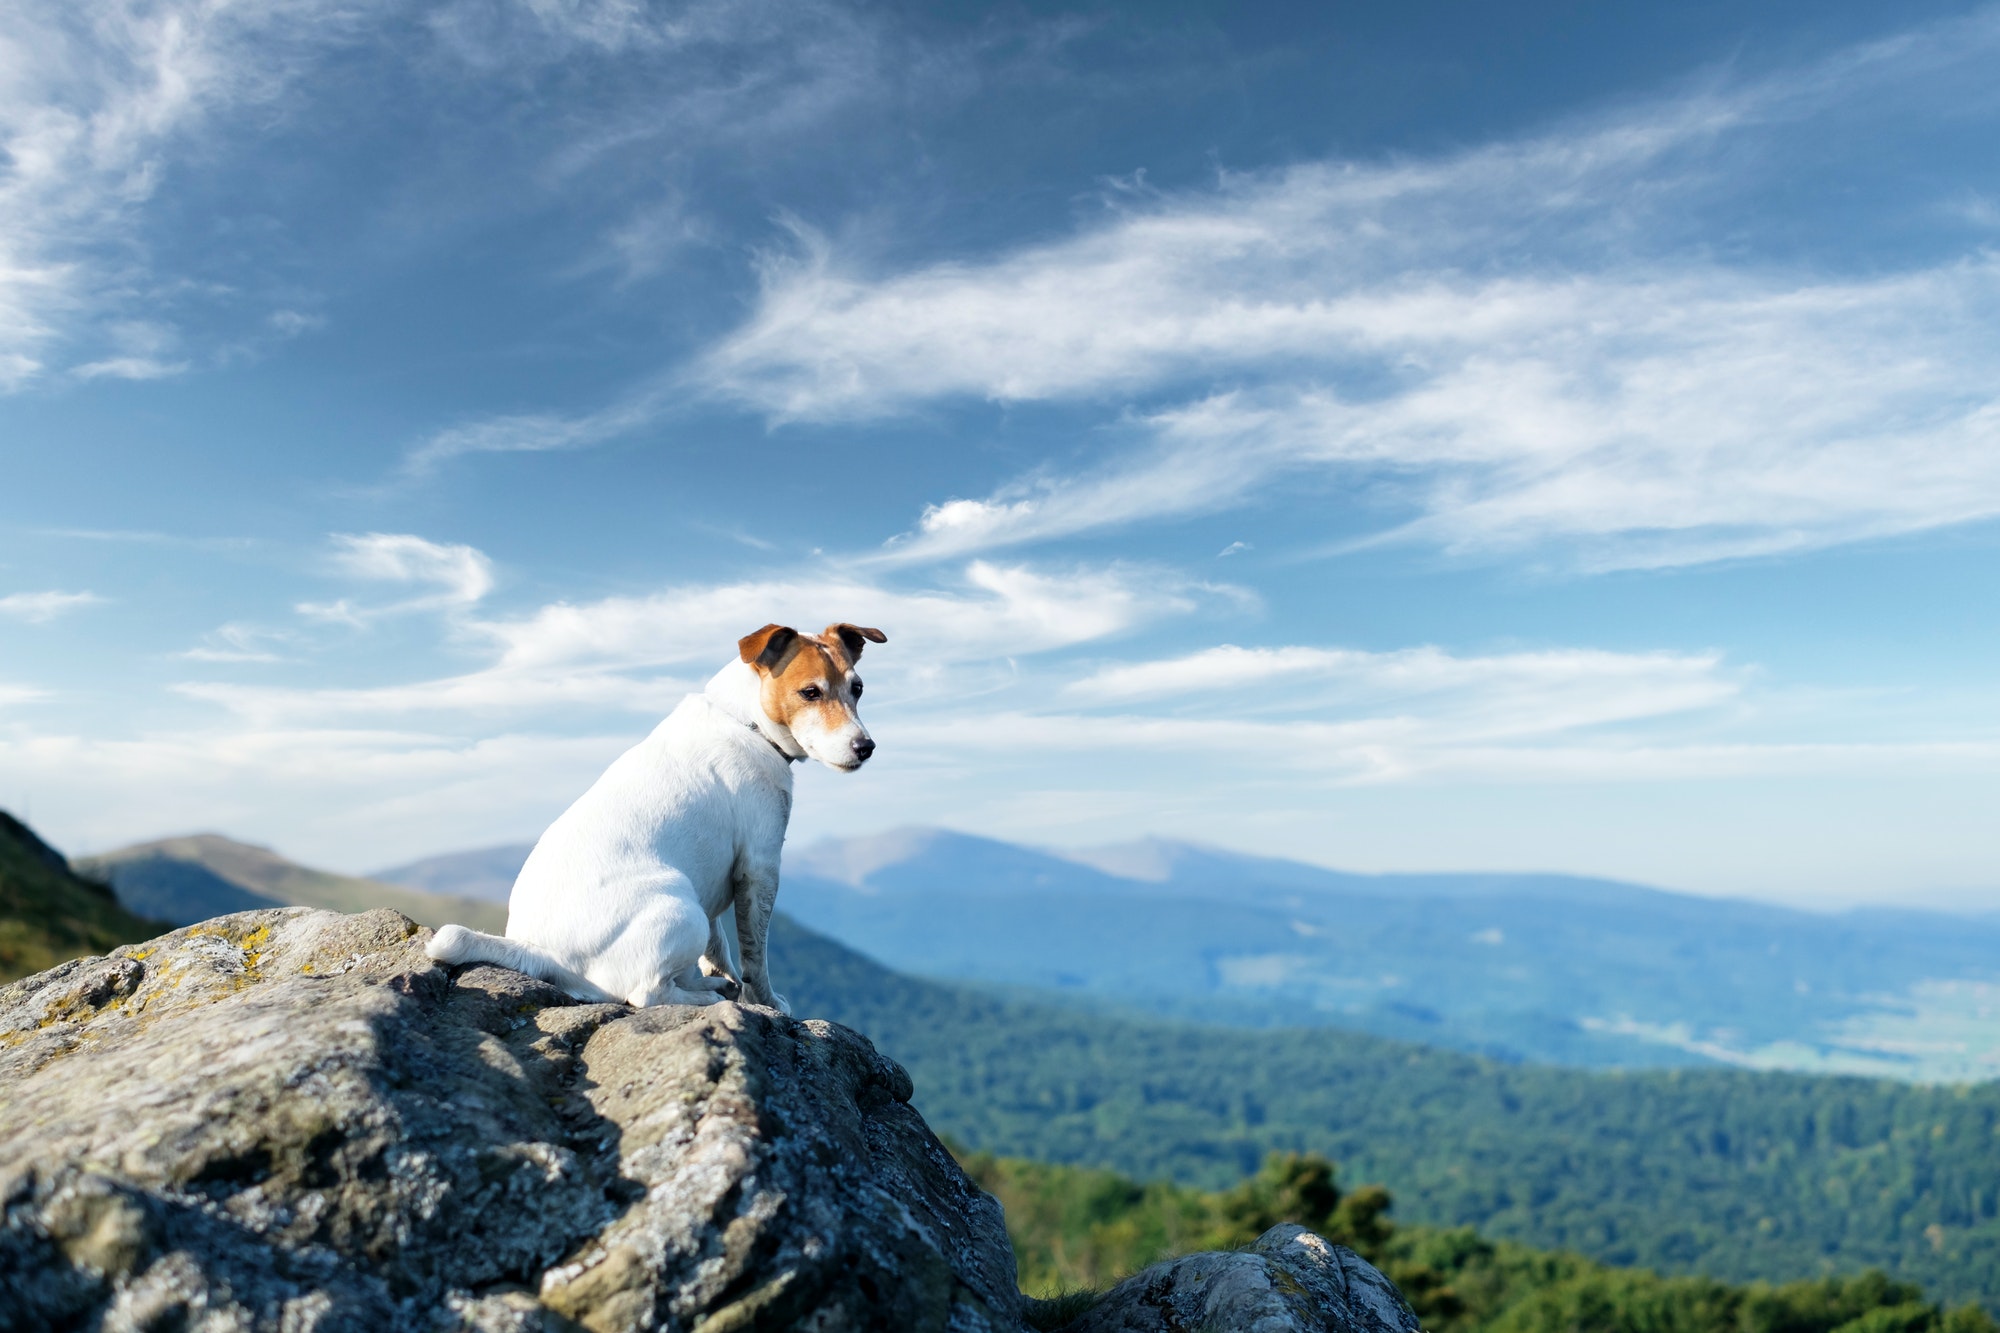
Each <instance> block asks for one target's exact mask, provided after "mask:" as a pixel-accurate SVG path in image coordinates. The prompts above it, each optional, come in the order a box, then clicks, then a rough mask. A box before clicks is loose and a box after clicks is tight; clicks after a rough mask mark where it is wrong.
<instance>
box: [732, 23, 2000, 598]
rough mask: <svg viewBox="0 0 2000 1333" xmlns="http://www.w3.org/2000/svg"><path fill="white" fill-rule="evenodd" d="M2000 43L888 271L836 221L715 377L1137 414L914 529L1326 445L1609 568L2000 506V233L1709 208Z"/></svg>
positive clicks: (1135, 504) (1322, 170) (1007, 532)
mask: <svg viewBox="0 0 2000 1333" xmlns="http://www.w3.org/2000/svg"><path fill="white" fill-rule="evenodd" d="M1996 48H2000V21H1996V19H1995V15H1994V13H1993V12H1992V11H1988V12H1986V13H1982V14H1981V15H1979V16H1977V17H1976V18H1974V19H1971V20H1965V21H1961V22H1958V23H1956V24H1953V25H1949V26H1947V27H1942V28H1938V29H1932V30H1928V31H1926V32H1924V33H1919V34H1913V35H1910V36H1907V37H1905V38H1901V39H1898V40H1896V41H1892V42H1886V43H1878V44H1875V45H1873V46H1869V47H1865V48H1859V49H1857V50H1855V51H1850V52H1846V53H1843V54H1842V55H1840V56H1839V57H1836V58H1834V59H1831V60H1829V61H1827V62H1825V63H1824V64H1822V65H1820V66H1816V67H1813V68H1811V69H1807V70H1802V71H1797V72H1794V73H1793V74H1790V75H1787V76H1784V77H1779V78H1773V79H1769V80H1766V81H1764V82H1761V83H1757V84H1754V85H1750V86H1745V87H1741V88H1738V89H1734V90H1727V89H1723V90H1718V89H1715V88H1709V89H1705V90H1702V91H1699V92H1696V93H1693V94H1689V95H1687V96H1684V97H1682V98H1680V99H1679V100H1676V101H1672V102H1669V103H1665V104H1661V105H1656V106H1654V107H1651V108H1648V109H1645V110H1643V111H1641V112H1637V113H1630V114H1625V115H1622V116H1621V117H1619V118H1616V119H1614V120H1611V121H1608V122H1602V123H1599V124H1598V125H1596V126H1594V127H1586V128H1583V129H1577V130H1570V131H1564V132H1560V133H1555V134H1551V135H1548V136H1545V137H1542V138H1537V139H1533V140H1529V141H1525V142H1520V143H1507V144H1498V145H1493V146H1489V147H1486V148H1482V149H1478V150H1475V151H1471V152H1467V153H1462V154H1459V155H1457V156H1453V157H1448V158H1441V159H1437V160H1432V161H1421V160H1413V161H1404V162H1392V163H1387V164H1380V163H1322V164H1312V165H1305V166H1300V167H1296V168H1293V169H1290V170H1286V171H1281V172H1276V173H1271V174H1265V175H1248V176H1228V177H1225V178H1223V179H1222V180H1220V181H1219V182H1218V183H1217V184H1216V186H1215V187H1213V188H1212V189H1209V190H1206V191H1191V192H1185V193H1181V194H1178V195H1170V196H1166V197H1164V198H1160V199H1158V200H1156V201H1153V202H1150V203H1148V202H1138V203H1133V202H1129V201H1125V202H1121V203H1120V204H1119V211H1118V212H1117V213H1115V214H1114V215H1113V216H1112V218H1111V219H1110V220H1109V221H1106V222H1103V223H1101V224H1097V225H1093V226H1090V227H1087V228H1086V229H1084V230H1083V231H1081V232H1080V233H1079V234H1077V235H1076V236H1074V237H1072V238H1071V239H1068V240H1064V241H1060V242H1056V243H1053V244H1043V245H1037V246H1034V247H1031V248H1027V249H1022V250H1018V251H1016V252H1013V253H1010V254H1005V255H1002V256H1000V257H998V258H995V259H990V260H984V261H980V262H952V263H943V264H933V265H929V266H926V267H923V268H920V269H916V270H913V271H909V272H903V273H891V274H889V275H886V276H871V275H867V274H863V273H859V272H857V271H854V270H852V269H851V268H848V267H846V266H844V265H843V264H842V262H841V261H840V260H839V258H838V257H837V256H836V254H835V252H834V250H833V248H832V247H831V246H830V245H828V244H826V243H824V242H815V243H813V244H810V245H808V246H806V247H805V248H804V250H803V252H802V254H801V256H800V257H798V258H797V259H796V260H794V261H791V262H789V263H775V264H773V265H772V266H771V267H770V268H769V269H768V270H767V271H766V273H765V277H764V287H763V294H762V299H761V301H760V304H759V307H758V309H757V311H756V313H755V315H754V316H753V317H752V319H751V320H750V321H749V322H748V323H747V324H745V325H744V327H743V328H741V329H740V330H739V331H738V332H737V333H735V334H734V335H732V336H731V337H729V338H728V339H726V340H725V341H723V342H722V343H721V344H719V345H718V346H717V347H716V348H714V349H713V350H712V351H711V352H710V353H709V354H708V355H707V356H706V358H705V359H704V360H703V361H702V362H701V364H700V366H699V367H698V369H697V372H696V373H697V375H698V377H699V379H700V381H701V383H702V384H703V385H704V387H705V388H706V390H707V391H708V392H710V393H712V394H715V395H719V396H722V397H725V398H728V399H731V400H734V401H736V402H738V403H741V404H743V405H745V406H747V407H750V408H752V409H755V410H757V411H760V412H763V413H765V414H767V415H769V416H770V417H771V418H772V419H773V420H775V421H780V422H785V421H794V422H798V421H826V420H839V419H847V418H865V417H872V416H880V415H884V414H893V413H898V412H902V411H906V410H909V409H911V408H914V407H917V406H921V405H925V404H930V403H936V402H941V401H950V400H953V399H988V400H993V401H998V402H1027V401H1036V402H1062V403H1070V404H1077V405H1081V406H1084V407H1088V405H1090V404H1098V405H1101V408H1102V409H1104V410H1107V411H1109V412H1110V413H1111V414H1112V415H1111V416H1110V417H1107V418H1105V420H1106V421H1107V423H1117V422H1120V421H1121V420H1122V423H1123V424H1122V427H1121V428H1120V429H1119V430H1116V431H1113V432H1112V433H1111V434H1110V436H1109V438H1111V439H1113V440H1122V441H1123V442H1124V444H1123V448H1122V451H1121V452H1118V453H1115V454H1114V455H1113V456H1112V457H1111V458H1110V459H1108V460H1107V461H1104V462H1101V463H1099V464H1097V465H1095V466H1093V467H1090V468H1087V469H1085V470H1082V471H1079V472H1076V473H1074V474H1070V475H1056V474H1053V473H1047V472H1041V473H1036V474H1033V475H1030V476H1028V477H1025V478H1023V479H1021V480H1019V481H1017V482H1015V483H1012V484H1010V485H1008V486H1005V487H1002V488H1000V489H999V490H997V491H994V492H992V493H991V494H988V495H985V496H974V497H961V498H957V499H953V500H950V501H947V502H944V503H939V504H935V505H933V506H931V507H930V508H928V509H927V510H926V511H925V512H924V513H923V515H922V517H921V520H920V522H919V524H918V526H917V528H916V530H915V531H913V532H912V533H910V534H908V535H907V536H906V537H904V538H902V539H899V540H898V541H897V542H895V543H893V544H892V546H891V548H890V551H889V553H888V554H889V555H890V556H891V557H892V558H898V559H921V558H937V557H945V556H955V555H963V554H966V553H968V552H972V551H977V550H983V549H991V548H994V547H998V546H1004V545H1008V544H1017V543H1023V542H1034V541H1044V540H1048V539H1051V538H1056V537H1061V536H1065V535H1069V534H1073V533H1077V532H1081V531H1086V530H1091V529H1097V528H1106V527H1113V526H1117V525H1121V524H1128V523H1132V522H1136V521H1139V520H1142V519H1147V518H1158V517H1164V516H1180V515H1186V514H1191V513H1198V512H1203V511H1208V510H1214V509H1217V508H1221V507H1226V506H1230V505H1234V504H1239V503H1242V502H1243V501H1244V500H1246V499H1247V498H1249V497H1250V496H1252V495H1254V494H1257V493H1259V492H1261V491H1262V490H1263V489H1264V488H1266V487H1268V486H1269V485H1270V484H1271V483H1272V482H1273V481H1274V480H1275V479H1277V478H1279V477H1282V476H1285V475H1287V474H1289V473H1295V472H1299V471H1304V470H1311V471H1313V472H1317V473H1322V474H1331V475H1332V476H1333V477H1334V478H1335V479H1337V480H1338V481H1339V482H1341V483H1342V484H1344V485H1346V486H1348V487H1349V488H1350V489H1352V490H1354V491H1357V492H1364V491H1365V492H1366V493H1368V494H1370V495H1371V496H1373V497H1375V499H1376V500H1377V501H1379V502H1380V503H1381V504H1382V505H1383V506H1384V507H1385V508H1386V510H1387V512H1388V520H1387V521H1388V523H1389V525H1390V526H1392V527H1395V528H1396V529H1397V530H1398V532H1399V533H1400V535H1403V536H1406V537H1411V538H1420V539H1424V540H1428V541H1434V542H1438V543H1441V544H1444V545H1446V546H1448V547H1452V548H1455V549H1461V550H1478V549H1495V548H1516V547H1522V546H1529V545H1535V544H1541V543H1547V542H1551V541H1554V542H1559V543H1564V544H1567V545H1569V546H1572V547H1573V548H1574V551H1573V558H1574V559H1575V560H1577V561H1578V562H1580V563H1583V564H1585V565H1589V566H1595V567H1604V566H1619V565H1633V564H1638V565H1649V564H1670V563H1684V562H1689V561H1700V560H1708V559H1714V558H1718V557H1725V556H1732V555H1748V554H1758V553H1763V552H1770V551H1776V550H1789V549H1797V548H1802V547H1810V546H1815V545H1824V544H1827V543H1830V542H1839V541H1846V540H1852V539H1854V538H1857V537H1867V536H1873V535H1879V534H1886V533H1898V532H1909V531H1917V530H1922V529H1925V528H1932V527H1938V526H1942V525H1946V524H1953V523H1961V522H1966V521H1971V520H1976V519H1981V518H1987V517H1991V516H1994V515H1996V514H2000V395H1996V393H1995V390H1994V388H1993V386H1994V385H1995V384H1996V383H2000V264H1997V263H1996V262H1995V261H1994V260H1993V258H1992V257H1991V256H1990V255H1987V254H1985V253H1984V252H1983V251H1981V252H1973V253H1969V254H1965V255H1963V256H1961V257H1958V258H1956V259H1953V260H1950V261H1947V262H1942V263H1935V264H1929V265H1924V266H1918V267H1914V268H1910V269H1907V270H1905V271H1902V272H1895V273H1889V274H1886V275H1884V274H1879V273H1871V274H1862V275H1846V276H1843V275H1838V274H1832V273H1827V272H1817V271H1808V270H1802V269H1799V268H1797V267H1786V266H1780V265H1777V264H1773V263H1757V262H1753V261H1741V262H1737V263H1723V262H1720V261H1718V260H1717V259H1715V258H1714V257H1713V254H1712V249H1711V248H1709V247H1706V246H1704V245H1703V244H1701V243H1700V242H1701V237H1700V235H1699V233H1696V234H1694V235H1693V236H1692V237H1691V236H1690V233H1689V231H1688V222H1687V218H1686V216H1685V214H1686V213H1687V212H1688V211H1690V210H1692V211H1696V212H1700V211H1702V210H1705V209H1706V210H1710V211H1713V205H1714V201H1715V196H1716V195H1717V193H1718V192H1719V191H1723V189H1724V187H1723V186H1721V185H1719V184H1718V182H1717V180H1716V173H1715V172H1714V171H1713V170H1712V169H1711V160H1712V158H1713V157H1714V156H1715V155H1716V154H1718V153H1720V152H1723V151H1729V152H1735V153H1739V154H1740V153H1742V152H1745V151H1749V150H1751V149H1752V148H1753V147H1754V148H1756V149H1759V150H1761V151H1771V152H1778V151H1780V148H1781V147H1782V145H1780V146H1778V147H1774V146H1773V145H1774V142H1775V140H1776V138H1783V136H1787V135H1789V136H1792V138H1791V139H1790V140H1786V142H1794V141H1797V140H1803V139H1808V138H1814V137H1815V136H1817V135H1821V134H1823V133H1824V126H1823V125H1821V120H1822V119H1823V118H1824V117H1826V116H1828V115H1830V114H1833V113H1834V112H1836V111H1839V110H1840V109H1841V108H1842V107H1843V106H1844V103H1843V101H1842V96H1841V95H1840V94H1839V92H1838V90H1840V89H1842V88H1847V89H1848V90H1849V91H1851V90H1852V89H1853V88H1854V87H1857V86H1865V87H1867V88H1869V89H1870V90H1872V91H1874V92H1878V93H1879V92H1881V91H1882V89H1884V88H1889V89H1900V90H1901V91H1902V92H1903V93H1905V94H1907V93H1908V91H1909V89H1910V88H1911V87H1912V86H1915V85H1919V84H1922V83H1924V82H1925V81H1932V82H1937V83H1939V85H1940V86H1957V85H1958V84H1962V83H1963V82H1964V81H1965V80H1966V79H1967V78H1969V77H1971V71H1974V70H1975V69H1978V68H1984V62H1985V61H1986V60H1987V59H1988V58H1989V57H1990V56H1991V54H1992V53H1993V52H1994V51H1995V49H1996ZM1931 110H1932V112H1935V111H1936V108H1935V107H1932V108H1931ZM1973 114H1985V113H1984V112H1974V113H1973ZM1774 136H1775V138H1774Z"/></svg>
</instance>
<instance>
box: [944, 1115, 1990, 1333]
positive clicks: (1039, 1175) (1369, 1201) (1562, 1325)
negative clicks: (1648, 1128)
mask: <svg viewBox="0 0 2000 1333" xmlns="http://www.w3.org/2000/svg"><path fill="white" fill-rule="evenodd" d="M957 1151H958V1152H959V1159H960V1163H961V1164H962V1165H963V1166H964V1167H965V1169H966V1171H967V1172H968V1174H970V1175H971V1176H972V1177H973V1179H975V1180H977V1181H978V1182H979V1183H980V1185H982V1186H983V1187H984V1188H985V1189H986V1190H988V1191H989V1192H990V1193H992V1194H994V1195H995V1196H996V1197H998V1198H999V1199H1000V1201H1001V1203H1002V1204H1003V1205H1004V1206H1005V1208H1006V1210H1007V1230H1008V1234H1009V1236H1010V1237H1011V1238H1012V1240H1013V1242H1014V1252H1015V1256H1016V1259H1017V1262H1018V1263H1019V1265H1020V1279H1021V1288H1022V1290H1023V1291H1025V1292H1026V1293H1027V1294H1028V1295H1029V1297H1030V1298H1031V1299H1032V1301H1033V1304H1032V1305H1031V1309H1030V1317H1031V1319H1033V1320H1035V1321H1036V1322H1037V1323H1038V1326H1042V1327H1048V1328H1055V1327H1059V1326H1060V1323H1061V1321H1063V1320H1065V1319H1068V1318H1073V1317H1074V1316H1075V1314H1076V1313H1077V1311H1078V1310H1079V1309H1081V1308H1083V1307H1085V1306H1087V1305H1088V1304H1089V1303H1090V1301H1091V1299H1092V1298H1093V1297H1094V1296H1095V1295H1096V1294H1098V1293H1100V1292H1102V1291H1104V1290H1105V1289H1107V1288H1109V1287H1110V1286H1111V1285H1113V1284H1114V1283H1115V1282H1117V1281H1118V1280H1119V1279H1120V1278H1122V1277H1124V1276H1127V1275H1129V1274H1131V1273H1133V1272H1136V1271H1137V1270H1139V1269H1141V1268H1143V1267H1145V1266H1146V1265H1147V1264H1150V1263H1153V1262H1155V1261H1157V1260H1160V1259H1163V1258H1168V1257H1171V1256H1173V1255H1176V1254H1185V1253H1189V1252H1192V1251H1196V1250H1214V1249H1234V1248H1238V1247H1241V1246H1244V1245H1248V1244H1249V1243H1250V1242H1251V1241H1253V1240H1255V1239H1256V1238H1257V1237H1258V1236H1259V1235H1261V1234H1262V1233H1263V1232H1264V1231H1265V1230H1266V1229H1268V1228H1269V1227H1271V1226H1274V1225H1276V1224H1277V1223H1280V1222H1297V1223H1299V1224H1301V1225H1303V1226H1307V1227H1310V1228H1312V1229H1313V1230H1315V1231H1317V1232H1319V1233H1320V1234H1321V1235H1323V1236H1326V1237H1327V1238H1329V1239H1331V1240H1335V1241H1338V1242H1339V1243H1341V1244H1343V1245H1348V1246H1350V1247H1352V1248H1353V1249H1355V1250H1356V1251H1357V1252H1359V1253H1360V1254H1361V1255H1362V1257H1364V1258H1366V1259H1367V1260H1369V1262H1371V1263H1373V1264H1375V1265H1376V1266H1377V1267H1378V1268H1380V1269H1382V1270H1383V1271H1384V1272H1385V1273H1387V1274H1388V1275H1389V1276H1390V1277H1391V1278H1392V1279H1394V1280H1395V1282H1396V1285H1397V1286H1398V1287H1400V1288H1401V1289H1402V1291H1403V1293H1404V1295H1405V1296H1407V1297H1408V1298H1409V1300H1410V1303H1411V1304H1412V1306H1414V1307H1415V1309H1416V1311H1417V1314H1418V1315H1419V1316H1420V1317H1421V1318H1422V1320H1423V1323H1424V1327H1425V1328H1426V1329H1427V1330H1429V1333H1573V1330H1576V1329H1584V1328H1587V1329H1590V1330H1592V1333H2000V1324H1996V1323H1995V1321H1994V1319H1993V1317H1992V1316H1991V1315H1990V1314H1988V1313H1987V1312H1986V1311H1985V1310H1983V1309H1981V1308H1980V1307H1978V1306H1976V1305H1962V1306H1959V1307H1957V1308H1955V1309H1948V1308H1946V1307H1945V1306H1943V1305H1941V1304H1938V1303H1936V1302H1933V1301H1930V1300H1928V1299H1926V1297H1925V1295H1924V1293H1923V1291H1922V1289H1921V1288H1919V1287H1917V1286H1916V1285H1914V1284H1911V1283H1907V1282H1898V1281H1895V1280H1892V1279H1891V1278H1889V1277H1887V1276H1886V1275H1884V1274H1883V1273H1882V1272H1881V1271H1880V1270H1876V1269H1871V1270H1867V1271H1864V1272H1861V1273H1856V1274H1851V1275H1845V1276H1838V1277H1823V1278H1816V1279H1808V1280H1804V1281H1794V1282H1784V1283H1768V1282H1758V1283H1749V1284H1731V1283H1726V1282H1719V1281H1716V1280H1715V1279H1713V1278H1706V1277H1662V1276H1660V1275H1659V1274H1657V1273H1653V1272H1649V1271H1647V1270H1644V1269H1631V1268H1611V1267H1607V1266H1606V1265H1604V1264H1600V1263H1596V1262H1593V1261H1592V1260H1589V1259H1586V1258H1584V1257H1582V1256H1580V1255H1577V1254H1571V1253H1563V1252H1552V1251H1546V1250H1536V1249H1531V1248H1529V1247H1527V1246H1524V1245H1519V1244H1515V1243H1513V1242H1509V1241H1497V1242H1496V1241H1492V1240H1488V1239H1485V1238H1484V1237H1482V1236H1480V1235H1479V1233H1478V1232H1477V1231H1475V1230H1474V1229H1473V1228H1471V1227H1453V1228H1442V1227H1423V1226H1406V1225H1399V1224H1397V1223H1396V1222H1394V1221H1392V1220H1391V1219H1390V1217H1389V1213H1390V1211H1391V1209H1392V1207H1393V1201H1392V1199H1391V1196H1390V1194H1389V1191H1387V1190H1385V1189H1383V1188H1382V1187H1381V1186H1379V1185H1364V1186H1362V1187H1360V1188H1358V1189H1354V1190H1350V1191H1343V1190H1342V1189H1341V1188H1340V1186H1339V1183H1338V1181H1337V1178H1336V1172H1335V1168H1334V1166H1333V1164H1332V1163H1330V1162H1328V1161H1327V1160H1326V1159H1325V1158H1323V1157H1317V1156H1312V1155H1309V1154H1290V1153H1273V1154H1272V1155H1271V1156H1270V1157H1268V1158H1266V1159H1265V1161H1264V1163H1263V1165H1262V1167H1261V1168H1260V1169H1259V1170H1258V1171H1257V1173H1256V1174H1255V1175H1253V1176H1251V1177H1250V1178H1248V1179H1247V1180H1244V1181H1242V1182H1240V1183H1238V1184H1237V1185H1235V1186H1233V1187H1231V1188H1229V1189H1226V1190H1219V1191H1213V1192H1204V1191H1200V1190H1192V1189H1187V1188H1185V1187H1182V1186H1178V1185H1174V1184H1171V1183H1169V1182H1166V1181H1155V1182H1152V1183H1151V1184H1146V1185H1141V1184H1139V1183H1138V1182H1136V1181H1133V1180H1130V1179H1128V1178H1126V1177H1124V1176H1121V1175H1118V1174H1117V1173H1116V1172H1112V1171H1104V1170H1096V1169H1091V1168H1085V1167H1069V1166H1051V1165H1048V1164H1046V1163H1041V1162H1031V1161H1025V1160H1021V1159H1018V1158H1004V1157H995V1156H993V1155H992V1154H990V1153H967V1152H965V1151H963V1150H962V1149H960V1150H957Z"/></svg>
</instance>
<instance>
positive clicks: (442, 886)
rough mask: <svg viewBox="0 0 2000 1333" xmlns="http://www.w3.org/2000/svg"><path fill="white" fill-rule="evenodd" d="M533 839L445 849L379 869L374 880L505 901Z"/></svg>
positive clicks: (481, 899) (450, 893) (458, 896)
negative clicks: (471, 848) (405, 863)
mask: <svg viewBox="0 0 2000 1333" xmlns="http://www.w3.org/2000/svg"><path fill="white" fill-rule="evenodd" d="M534 850H535V844H533V843H532V842H523V843H509V844H507V845H506V846H504V847H480V848H477V849H475V850H473V851H469V852H446V853H445V854H444V855H442V856H427V857H425V858H424V859H423V860H421V861H412V862H410V863H409V864H408V865H400V866H391V867H390V868H389V869H387V870H378V871H376V872H375V873H374V874H373V875H371V876H369V878H371V879H376V880H380V881H381V882H383V883H385V884H401V885H402V886H404V887H405V888H411V889H421V890H423V891H424V892H425V893H441V894H447V895H450V896H452V897H457V898H477V899H479V900H480V901H482V902H494V903H504V902H506V901H507V895H508V894H509V893H511V892H513V890H514V877H515V876H516V875H518V874H520V873H521V867H522V865H524V864H525V863H526V862H527V859H528V853H529V852H532V851H534Z"/></svg>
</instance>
